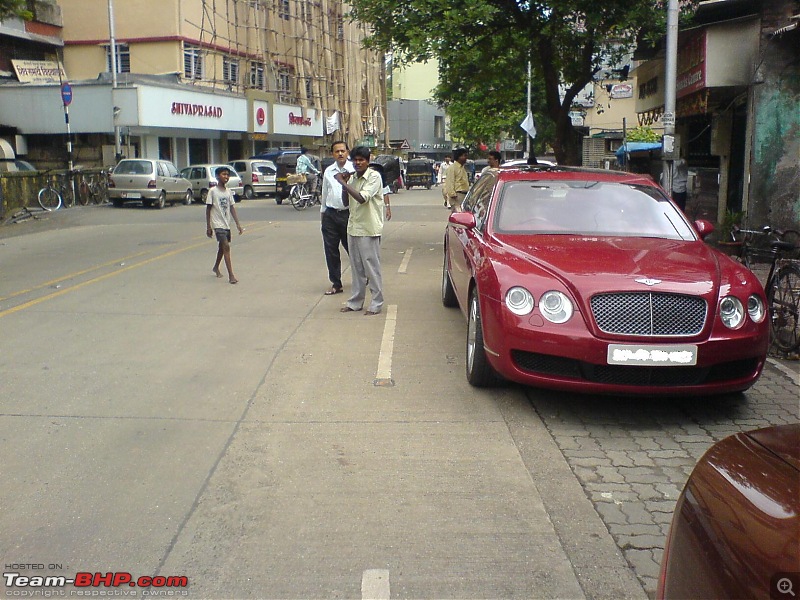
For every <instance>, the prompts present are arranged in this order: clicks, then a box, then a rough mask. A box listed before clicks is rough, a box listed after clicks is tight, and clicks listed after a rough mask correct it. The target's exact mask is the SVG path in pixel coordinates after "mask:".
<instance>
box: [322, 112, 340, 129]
mask: <svg viewBox="0 0 800 600" xmlns="http://www.w3.org/2000/svg"><path fill="white" fill-rule="evenodd" d="M338 130H339V111H338V110H337V111H336V112H334V113H333V114H332V115H331V116H330V117H325V133H326V135H330V134H331V133H333V132H334V131H338Z"/></svg>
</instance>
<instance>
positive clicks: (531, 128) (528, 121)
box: [519, 111, 536, 138]
mask: <svg viewBox="0 0 800 600" xmlns="http://www.w3.org/2000/svg"><path fill="white" fill-rule="evenodd" d="M519 126H520V127H522V128H523V129H524V130H525V131H526V132H527V133H528V135H529V136H531V137H532V138H535V137H536V124H535V123H534V122H533V113H532V112H531V111H528V116H527V117H525V120H524V121H523V122H522V123H520V124H519Z"/></svg>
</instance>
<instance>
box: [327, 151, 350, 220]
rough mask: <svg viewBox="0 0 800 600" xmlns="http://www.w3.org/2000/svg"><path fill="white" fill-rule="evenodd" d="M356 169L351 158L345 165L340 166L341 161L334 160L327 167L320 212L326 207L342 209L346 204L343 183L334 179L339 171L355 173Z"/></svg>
mask: <svg viewBox="0 0 800 600" xmlns="http://www.w3.org/2000/svg"><path fill="white" fill-rule="evenodd" d="M355 172H356V169H355V167H354V166H353V163H351V162H350V161H349V160H348V161H346V162H345V163H344V166H343V167H341V168H339V163H337V162H334V163H333V164H332V165H329V166H328V168H327V169H325V174H324V175H323V177H322V201H321V202H320V207H319V210H320V212H325V209H326V208H335V209H336V210H342V209H343V208H344V207H345V206H344V204H343V203H342V189H343V188H342V184H341V183H339V182H338V181H336V179H334V176H335V175H336V174H337V173H355Z"/></svg>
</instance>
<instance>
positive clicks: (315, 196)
mask: <svg viewBox="0 0 800 600" xmlns="http://www.w3.org/2000/svg"><path fill="white" fill-rule="evenodd" d="M315 176H316V178H317V182H316V183H317V185H316V186H315V188H314V191H313V192H312V191H311V190H310V189H309V182H308V178H307V177H306V176H305V175H290V176H289V177H288V178H287V180H286V181H287V183H290V184H293V185H292V188H291V189H290V190H289V201H290V202H291V203H292V206H293V207H294V208H295V210H305V209H306V208H308V207H309V206H314V205H315V204H319V203H320V202H321V189H320V188H321V187H322V186H321V181H320V179H321V177H320V176H319V175H315Z"/></svg>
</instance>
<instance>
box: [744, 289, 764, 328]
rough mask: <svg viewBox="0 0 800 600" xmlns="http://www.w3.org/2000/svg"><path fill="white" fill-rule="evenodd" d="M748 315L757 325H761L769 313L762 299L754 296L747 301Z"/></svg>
mask: <svg viewBox="0 0 800 600" xmlns="http://www.w3.org/2000/svg"><path fill="white" fill-rule="evenodd" d="M747 314H748V315H750V318H751V319H752V320H753V322H755V323H761V321H763V320H764V317H766V316H767V311H766V309H765V307H764V303H763V302H762V301H761V298H759V297H758V296H756V295H755V294H753V295H752V296H750V297H749V298H748V299H747Z"/></svg>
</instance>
